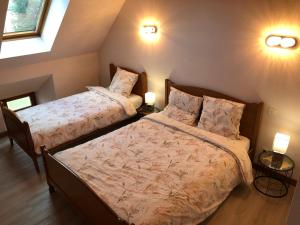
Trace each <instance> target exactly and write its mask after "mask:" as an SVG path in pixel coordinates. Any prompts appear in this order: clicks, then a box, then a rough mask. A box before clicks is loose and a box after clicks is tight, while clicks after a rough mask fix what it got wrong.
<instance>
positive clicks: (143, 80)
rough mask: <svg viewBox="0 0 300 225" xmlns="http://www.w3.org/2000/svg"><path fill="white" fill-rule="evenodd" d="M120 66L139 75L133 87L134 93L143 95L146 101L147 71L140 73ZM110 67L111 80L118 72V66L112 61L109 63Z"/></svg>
mask: <svg viewBox="0 0 300 225" xmlns="http://www.w3.org/2000/svg"><path fill="white" fill-rule="evenodd" d="M119 68H121V69H123V70H127V71H129V72H132V73H136V74H138V75H139V79H138V81H137V82H136V84H135V86H134V87H133V89H132V93H133V94H136V95H139V96H141V97H143V99H144V102H145V93H146V92H147V91H148V84H147V74H146V73H145V72H142V73H138V72H136V71H134V70H131V69H128V68H126V67H121V66H119ZM109 69H110V80H112V79H113V77H114V76H115V74H116V72H117V69H118V67H117V66H115V65H114V64H112V63H111V64H110V65H109Z"/></svg>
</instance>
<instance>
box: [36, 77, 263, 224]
mask: <svg viewBox="0 0 300 225" xmlns="http://www.w3.org/2000/svg"><path fill="white" fill-rule="evenodd" d="M165 84H166V87H165V88H166V104H167V103H168V96H169V93H170V87H171V86H173V87H175V88H177V89H179V90H182V91H185V92H187V93H190V94H193V95H197V96H203V95H208V96H213V97H218V98H225V99H228V100H233V101H237V102H242V103H245V102H243V101H241V100H238V99H235V98H232V97H230V96H227V95H224V94H221V93H218V92H215V91H211V90H206V89H202V88H197V87H189V86H183V85H177V84H175V83H173V82H171V81H170V80H166V83H165ZM245 104H246V108H245V111H244V114H243V118H242V120H241V134H242V135H244V136H246V137H248V138H249V139H250V141H251V148H252V149H253V150H252V151H251V152H250V157H253V155H254V154H255V145H256V139H257V134H258V129H259V123H260V115H261V109H262V103H258V104H256V103H245ZM55 153H56V151H53V150H50V151H47V150H46V149H45V147H43V148H42V154H43V159H44V162H45V163H44V164H45V170H46V177H47V182H48V185H49V191H50V192H51V193H52V192H54V191H55V190H58V191H59V192H61V193H62V194H63V196H64V197H65V198H66V199H67V200H69V202H70V203H71V205H72V206H73V207H74V208H75V209H77V210H78V211H79V213H80V214H81V215H83V217H84V218H85V219H86V220H87V222H88V224H90V225H101V224H103V225H104V224H112V225H121V224H128V223H127V222H126V221H124V220H122V219H120V218H119V217H118V216H117V215H116V213H115V212H114V211H113V210H112V209H111V208H110V207H109V206H108V205H107V204H106V203H105V202H103V201H102V200H101V199H100V198H99V197H98V196H97V194H96V193H95V192H94V191H93V190H92V189H91V188H90V187H89V186H88V185H87V184H86V183H85V182H84V181H83V180H82V179H81V178H80V177H79V176H77V175H76V174H75V173H74V172H72V171H71V170H70V169H69V168H68V167H66V166H64V165H63V164H62V163H60V162H59V161H58V160H56V159H55V158H54V154H55Z"/></svg>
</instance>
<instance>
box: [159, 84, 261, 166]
mask: <svg viewBox="0 0 300 225" xmlns="http://www.w3.org/2000/svg"><path fill="white" fill-rule="evenodd" d="M165 86H166V89H165V104H166V105H167V104H168V100H169V99H168V96H169V93H170V90H171V87H174V88H176V89H178V90H181V91H184V92H186V93H189V94H191V95H196V96H201V97H202V96H204V95H207V96H210V97H214V98H223V99H227V100H230V101H234V102H239V103H243V104H245V105H246V106H245V109H244V112H243V116H242V119H241V124H240V134H241V135H242V136H244V137H247V138H249V140H250V150H249V156H250V159H251V161H253V159H254V156H255V152H256V147H257V146H256V142H257V137H258V131H259V126H260V119H261V112H262V107H263V103H248V102H245V101H242V100H240V99H237V98H233V97H230V96H228V95H225V94H222V93H219V92H216V91H212V90H208V89H205V88H199V87H190V86H184V85H178V84H175V83H174V82H172V81H170V80H168V79H166V81H165ZM201 107H202V106H201ZM201 112H202V108H201ZM201 112H200V115H201Z"/></svg>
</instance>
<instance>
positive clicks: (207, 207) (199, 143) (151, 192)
mask: <svg viewBox="0 0 300 225" xmlns="http://www.w3.org/2000/svg"><path fill="white" fill-rule="evenodd" d="M54 157H55V158H56V159H57V160H58V161H60V162H61V163H62V164H64V165H65V166H66V167H68V168H69V169H70V170H72V171H73V172H74V173H75V174H76V175H77V176H79V177H80V179H81V180H82V181H84V182H85V183H86V185H88V186H89V187H90V188H91V189H92V190H93V191H94V192H95V193H96V194H97V195H98V196H99V197H100V198H101V199H102V200H103V201H104V202H105V203H106V204H108V205H109V206H110V208H111V209H112V210H114V211H115V213H116V214H117V215H118V216H119V217H120V218H122V219H123V220H126V221H127V222H128V224H136V225H138V224H143V225H150V224H151V225H161V224H173V225H191V224H198V223H200V222H202V221H204V220H205V219H206V218H207V217H208V216H209V215H211V214H212V213H213V212H214V211H215V210H216V209H217V208H218V206H219V205H220V204H221V203H222V202H223V201H224V200H225V199H226V198H227V196H228V195H229V194H230V192H231V191H232V190H233V188H234V187H235V186H237V185H238V184H240V183H241V182H245V183H247V184H250V183H251V182H252V180H253V176H252V168H251V161H250V159H249V156H248V154H247V140H246V139H242V140H238V141H235V140H232V139H229V138H225V137H222V136H219V135H215V134H213V133H210V132H207V131H204V130H201V129H199V128H196V127H192V126H188V125H185V124H183V123H180V122H178V121H175V120H172V119H170V118H167V117H166V116H164V115H162V114H161V113H154V114H151V115H149V116H146V117H144V118H143V119H141V120H139V121H138V122H135V123H132V124H130V125H128V126H126V127H123V128H121V129H119V130H116V131H114V132H112V133H109V134H107V135H104V136H102V137H100V138H97V139H95V140H92V141H90V142H87V143H85V144H83V145H80V146H77V147H75V148H72V149H68V150H65V151H62V152H59V153H56V154H55V155H54ZM64 191H67V190H64Z"/></svg>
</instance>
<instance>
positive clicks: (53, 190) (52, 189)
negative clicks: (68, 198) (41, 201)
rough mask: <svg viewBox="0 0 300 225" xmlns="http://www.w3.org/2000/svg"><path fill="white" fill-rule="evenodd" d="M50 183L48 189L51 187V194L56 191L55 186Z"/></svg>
mask: <svg viewBox="0 0 300 225" xmlns="http://www.w3.org/2000/svg"><path fill="white" fill-rule="evenodd" d="M48 185H49V187H48V189H49V192H50V194H53V193H54V192H55V188H54V187H53V186H52V185H51V184H48Z"/></svg>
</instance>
